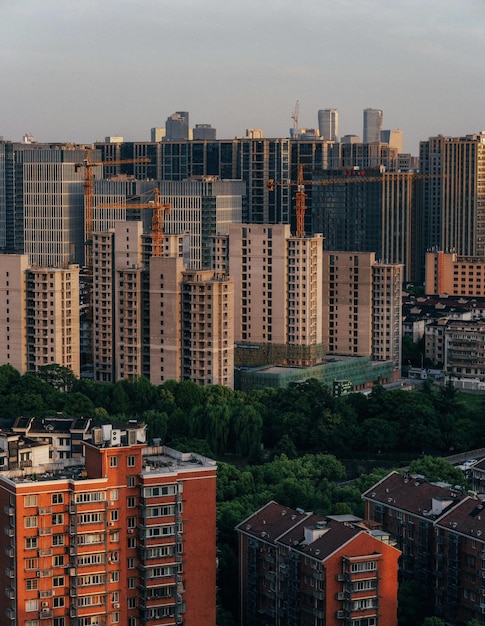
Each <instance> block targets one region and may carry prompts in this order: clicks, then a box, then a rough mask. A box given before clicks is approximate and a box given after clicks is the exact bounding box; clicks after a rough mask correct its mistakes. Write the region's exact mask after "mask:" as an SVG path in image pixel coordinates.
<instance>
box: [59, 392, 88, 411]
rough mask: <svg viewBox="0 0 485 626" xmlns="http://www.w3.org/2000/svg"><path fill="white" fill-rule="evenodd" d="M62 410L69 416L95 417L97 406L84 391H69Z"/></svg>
mask: <svg viewBox="0 0 485 626" xmlns="http://www.w3.org/2000/svg"><path fill="white" fill-rule="evenodd" d="M62 412H63V413H64V415H66V416H67V417H94V416H95V407H94V404H93V403H92V401H91V400H90V399H89V398H88V397H87V396H85V395H84V394H82V393H78V392H75V393H68V394H66V395H65V397H64V402H63V405H62Z"/></svg>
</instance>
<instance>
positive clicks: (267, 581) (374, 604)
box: [237, 502, 400, 626]
mask: <svg viewBox="0 0 485 626" xmlns="http://www.w3.org/2000/svg"><path fill="white" fill-rule="evenodd" d="M237 531H238V535H239V568H240V572H239V574H240V575H239V584H240V592H239V595H240V623H241V626H263V625H266V624H272V625H275V626H310V625H311V626H344V625H350V624H351V625H352V626H396V624H397V572H398V559H399V556H400V552H399V550H397V549H396V548H395V547H393V546H392V545H391V543H390V542H389V535H388V534H386V533H383V532H382V531H380V530H378V529H377V528H376V527H375V526H374V528H373V529H371V528H369V526H367V525H366V524H365V523H364V522H362V520H360V519H359V518H356V517H354V516H348V515H340V516H339V515H337V516H329V517H323V516H321V515H316V514H314V513H311V512H304V511H302V510H301V509H297V510H295V509H291V508H288V507H285V506H282V505H280V504H277V503H276V502H269V503H268V504H266V505H265V506H264V507H262V508H261V509H260V510H259V511H257V512H256V513H255V514H254V515H252V516H251V517H249V518H248V519H246V520H245V521H244V522H242V523H241V524H239V526H238V527H237Z"/></svg>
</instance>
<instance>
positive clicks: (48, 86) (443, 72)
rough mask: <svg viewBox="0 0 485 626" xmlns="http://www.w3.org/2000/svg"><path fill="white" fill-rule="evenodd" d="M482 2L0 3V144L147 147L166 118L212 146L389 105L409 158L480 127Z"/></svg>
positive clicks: (343, 119) (483, 105)
mask: <svg viewBox="0 0 485 626" xmlns="http://www.w3.org/2000/svg"><path fill="white" fill-rule="evenodd" d="M484 45H485V0H333V1H329V0H291V1H290V0H204V1H202V0H0V135H3V137H4V139H10V140H14V141H19V140H20V139H21V137H22V135H23V134H24V133H25V132H26V131H30V132H32V133H33V134H34V136H35V138H36V139H37V140H38V141H64V140H65V141H76V142H77V141H79V142H92V141H95V140H102V139H104V137H105V136H106V135H122V136H124V137H125V139H126V140H128V141H130V140H138V141H147V140H149V139H150V128H151V127H153V126H164V124H165V120H166V118H167V117H168V116H169V115H170V114H171V113H173V112H175V111H189V113H190V125H191V126H192V127H193V126H195V124H197V123H209V124H212V126H214V127H216V128H217V137H218V138H219V139H223V138H232V137H234V136H240V135H243V134H244V133H245V129H246V128H262V129H263V131H264V135H265V136H267V137H275V136H283V137H286V136H288V133H289V128H290V127H291V126H292V120H291V114H292V111H293V109H294V108H295V103H296V101H297V100H299V102H300V126H302V127H316V126H317V111H318V109H321V108H330V107H334V108H337V109H338V111H339V117H340V129H339V134H340V135H343V134H357V135H360V136H362V110H363V109H364V108H366V107H372V108H379V109H382V110H383V111H384V124H383V128H401V129H402V130H403V131H404V139H405V145H404V147H405V150H407V151H411V152H412V153H413V154H417V151H418V142H419V140H420V139H426V138H428V137H429V136H433V135H436V134H439V133H441V134H444V135H453V136H458V135H464V134H467V133H473V132H477V131H480V130H484V129H485V68H484V65H485V63H484V60H485V52H484Z"/></svg>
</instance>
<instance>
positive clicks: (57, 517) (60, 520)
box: [52, 513, 64, 526]
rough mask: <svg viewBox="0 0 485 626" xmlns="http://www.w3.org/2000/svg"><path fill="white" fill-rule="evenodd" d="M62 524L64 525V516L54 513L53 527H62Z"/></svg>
mask: <svg viewBox="0 0 485 626" xmlns="http://www.w3.org/2000/svg"><path fill="white" fill-rule="evenodd" d="M61 524H64V514H63V513H54V514H53V515H52V526H60V525H61Z"/></svg>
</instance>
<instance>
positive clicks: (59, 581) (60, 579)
mask: <svg viewBox="0 0 485 626" xmlns="http://www.w3.org/2000/svg"><path fill="white" fill-rule="evenodd" d="M64 584H65V583H64V576H54V578H53V579H52V586H53V587H64Z"/></svg>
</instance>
